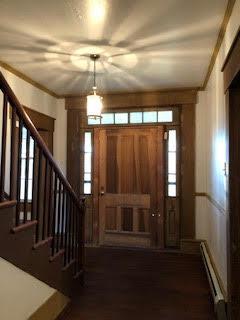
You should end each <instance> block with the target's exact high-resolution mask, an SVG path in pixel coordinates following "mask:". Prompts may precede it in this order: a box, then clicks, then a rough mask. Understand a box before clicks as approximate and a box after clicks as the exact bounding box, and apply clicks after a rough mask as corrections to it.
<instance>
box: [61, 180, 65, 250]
mask: <svg viewBox="0 0 240 320" xmlns="http://www.w3.org/2000/svg"><path fill="white" fill-rule="evenodd" d="M65 197H66V193H65V188H64V185H63V188H62V219H61V220H62V226H61V227H62V230H61V234H62V236H61V244H60V246H61V248H64V249H65V247H66V243H65V241H64V240H65V230H66V227H65V224H66V210H65V209H66V208H65Z"/></svg>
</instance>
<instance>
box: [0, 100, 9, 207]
mask: <svg viewBox="0 0 240 320" xmlns="http://www.w3.org/2000/svg"><path fill="white" fill-rule="evenodd" d="M7 106H8V97H7V95H6V94H4V99H3V118H2V153H1V176H0V201H3V200H4V198H5V195H4V191H5V190H4V187H5V169H6V144H7V141H6V139H7Z"/></svg>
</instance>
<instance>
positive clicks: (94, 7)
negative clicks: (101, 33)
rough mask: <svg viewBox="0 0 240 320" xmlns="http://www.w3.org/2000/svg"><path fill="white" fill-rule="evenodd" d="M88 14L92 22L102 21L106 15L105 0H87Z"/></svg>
mask: <svg viewBox="0 0 240 320" xmlns="http://www.w3.org/2000/svg"><path fill="white" fill-rule="evenodd" d="M89 16H90V19H91V21H92V22H93V23H99V22H103V20H104V18H105V16H106V1H105V0H89Z"/></svg>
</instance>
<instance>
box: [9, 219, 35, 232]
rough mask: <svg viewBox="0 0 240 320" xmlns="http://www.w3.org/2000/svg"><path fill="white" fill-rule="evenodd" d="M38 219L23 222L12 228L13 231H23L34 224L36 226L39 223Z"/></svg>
mask: <svg viewBox="0 0 240 320" xmlns="http://www.w3.org/2000/svg"><path fill="white" fill-rule="evenodd" d="M37 223H38V222H37V220H33V221H28V222H26V223H23V224H21V225H19V226H17V227H14V228H12V229H11V231H12V233H18V232H21V231H24V230H26V229H29V228H31V227H33V226H35V225H36V224H37Z"/></svg>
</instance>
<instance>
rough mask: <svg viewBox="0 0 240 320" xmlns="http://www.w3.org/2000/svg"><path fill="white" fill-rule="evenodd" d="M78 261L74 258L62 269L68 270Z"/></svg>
mask: <svg viewBox="0 0 240 320" xmlns="http://www.w3.org/2000/svg"><path fill="white" fill-rule="evenodd" d="M75 262H76V259H72V260H71V261H70V262H68V263H67V264H66V265H65V266H64V267H63V268H62V271H65V270H67V269H68V268H69V267H70V266H71V265H72V264H74V263H75Z"/></svg>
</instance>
